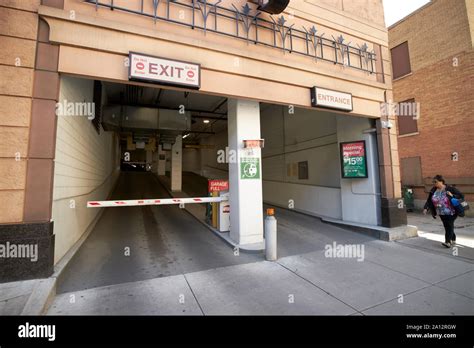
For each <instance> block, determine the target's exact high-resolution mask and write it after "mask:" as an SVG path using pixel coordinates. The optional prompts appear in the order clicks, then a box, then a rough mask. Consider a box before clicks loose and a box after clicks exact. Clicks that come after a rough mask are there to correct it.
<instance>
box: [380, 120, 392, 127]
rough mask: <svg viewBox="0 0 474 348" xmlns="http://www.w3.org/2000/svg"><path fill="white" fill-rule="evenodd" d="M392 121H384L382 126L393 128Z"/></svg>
mask: <svg viewBox="0 0 474 348" xmlns="http://www.w3.org/2000/svg"><path fill="white" fill-rule="evenodd" d="M392 126H393V125H392V122H391V121H382V128H387V129H391V128H392Z"/></svg>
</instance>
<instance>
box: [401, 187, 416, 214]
mask: <svg viewBox="0 0 474 348" xmlns="http://www.w3.org/2000/svg"><path fill="white" fill-rule="evenodd" d="M403 203H404V204H405V209H406V210H407V211H408V212H412V211H413V209H415V198H414V196H413V187H411V186H404V187H403Z"/></svg>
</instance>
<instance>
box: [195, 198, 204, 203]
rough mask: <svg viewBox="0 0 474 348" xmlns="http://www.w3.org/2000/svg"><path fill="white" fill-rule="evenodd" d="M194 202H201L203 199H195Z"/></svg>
mask: <svg viewBox="0 0 474 348" xmlns="http://www.w3.org/2000/svg"><path fill="white" fill-rule="evenodd" d="M194 201H195V202H201V201H202V199H201V198H194Z"/></svg>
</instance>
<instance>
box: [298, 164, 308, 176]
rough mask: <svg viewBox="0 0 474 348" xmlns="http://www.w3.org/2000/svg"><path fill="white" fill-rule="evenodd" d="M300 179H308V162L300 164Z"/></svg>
mask: <svg viewBox="0 0 474 348" xmlns="http://www.w3.org/2000/svg"><path fill="white" fill-rule="evenodd" d="M298 179H299V180H307V179H308V161H304V162H298Z"/></svg>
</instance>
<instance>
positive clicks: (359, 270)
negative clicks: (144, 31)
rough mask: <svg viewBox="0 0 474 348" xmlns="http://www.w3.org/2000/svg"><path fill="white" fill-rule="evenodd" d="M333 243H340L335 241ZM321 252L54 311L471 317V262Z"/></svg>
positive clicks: (89, 296) (64, 297)
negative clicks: (335, 256) (355, 256)
mask: <svg viewBox="0 0 474 348" xmlns="http://www.w3.org/2000/svg"><path fill="white" fill-rule="evenodd" d="M337 243H339V241H337ZM364 248H365V253H364V259H363V261H357V259H356V258H343V257H342V258H330V257H326V255H325V250H318V251H314V252H310V253H306V254H302V255H296V256H288V257H284V258H281V259H279V260H278V262H268V261H260V262H255V263H248V264H241V265H235V266H229V267H222V268H215V269H210V270H206V271H201V272H194V273H188V274H183V275H177V276H172V277H166V278H157V279H150V280H145V281H140V282H134V283H125V284H119V285H113V286H107V287H101V288H96V289H89V290H85V291H78V292H74V293H65V294H61V295H59V296H57V297H56V299H55V301H54V303H53V305H52V306H51V307H50V310H49V313H48V314H52V315H75V314H79V315H83V314H90V315H112V314H118V315H119V314H122V315H127V314H140V315H279V314H281V315H303V314H307V315H308V314H309V315H373V314H377V315H391V314H393V315H473V314H474V288H473V284H474V264H472V263H470V262H465V261H463V260H460V259H456V258H454V257H449V256H445V255H435V254H433V253H430V252H425V251H420V250H418V249H414V248H411V247H407V246H404V245H402V244H400V243H387V242H382V241H377V240H374V241H372V242H367V243H364Z"/></svg>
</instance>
